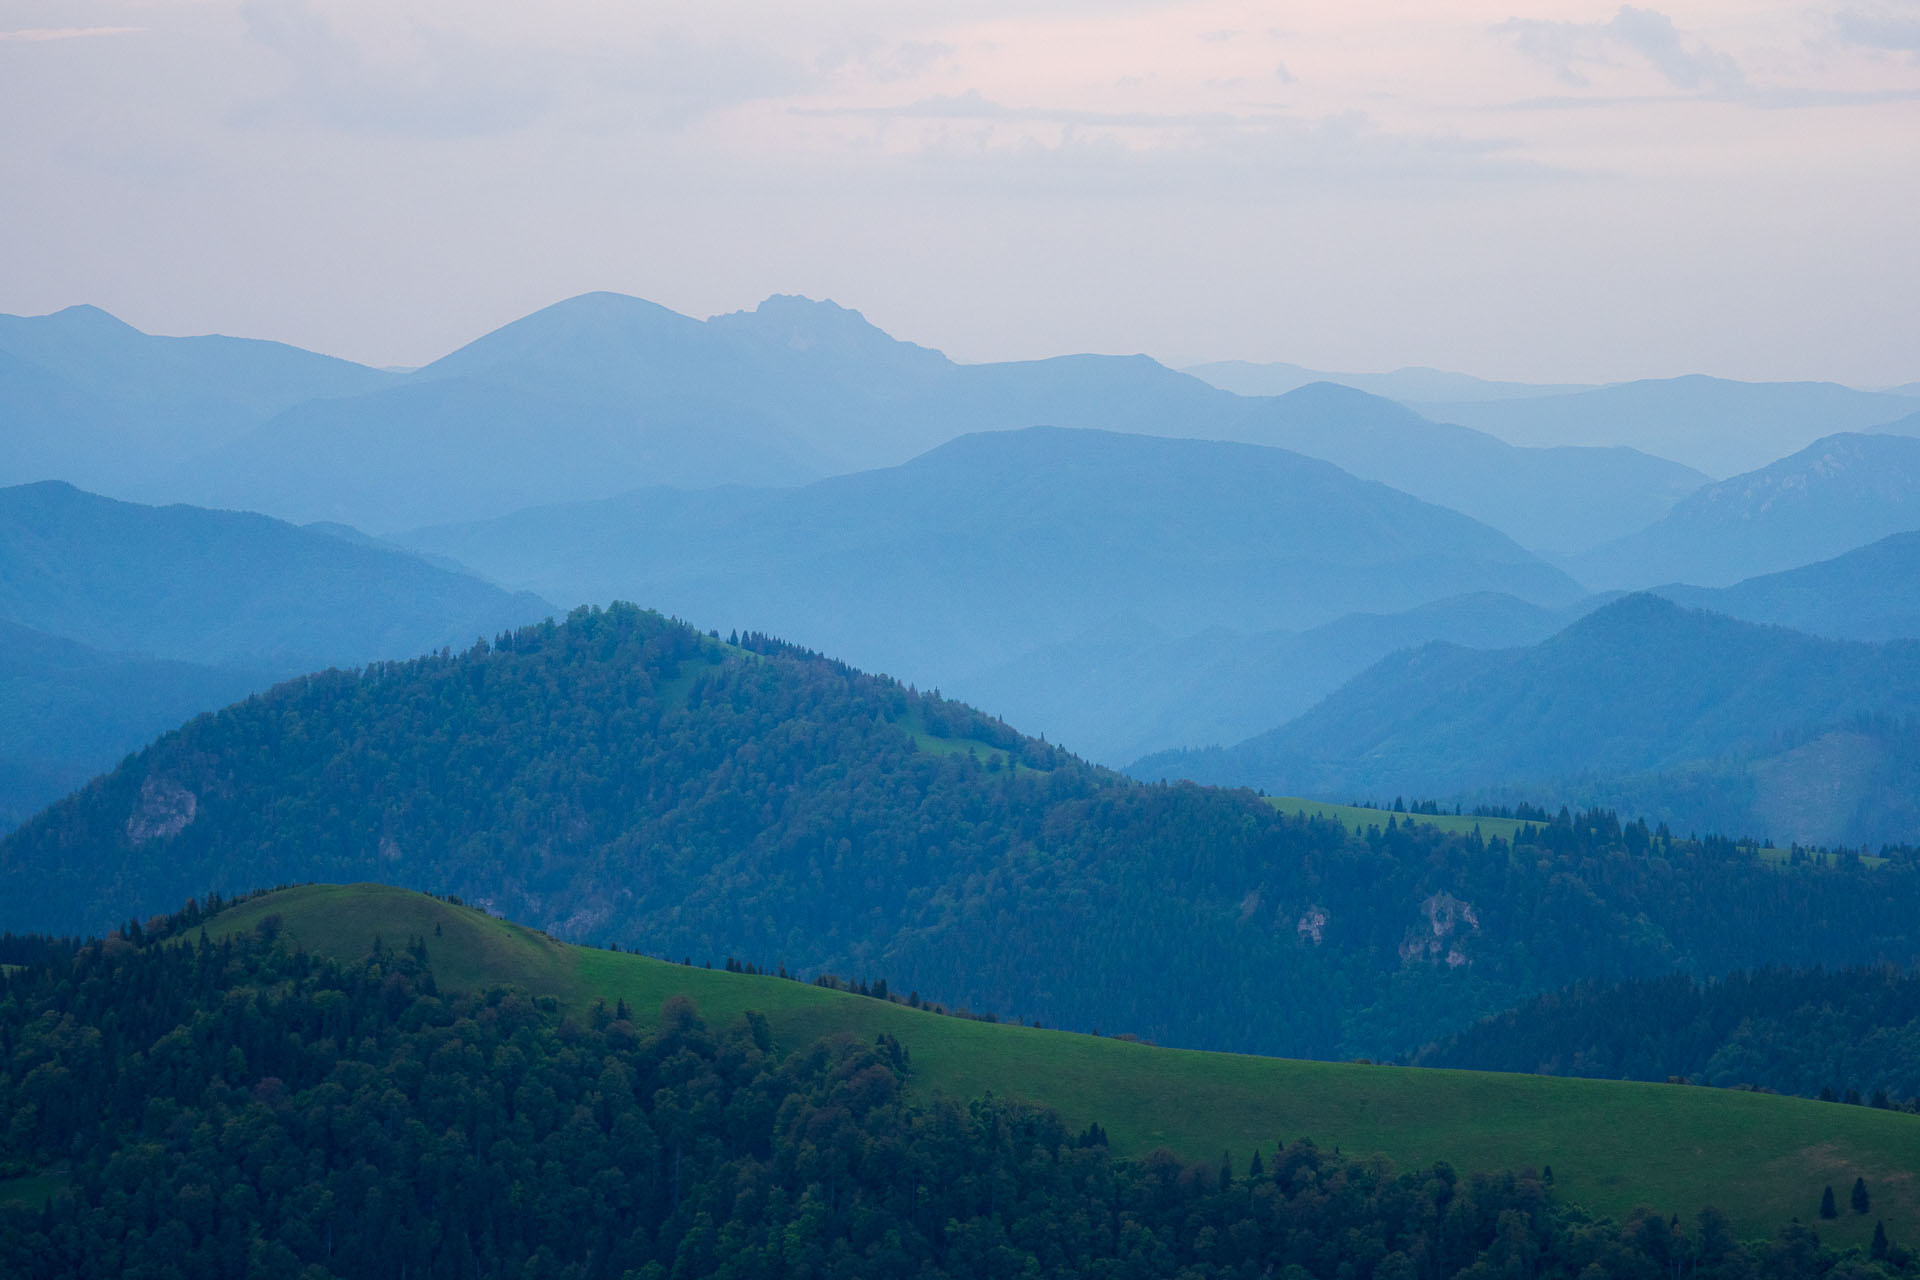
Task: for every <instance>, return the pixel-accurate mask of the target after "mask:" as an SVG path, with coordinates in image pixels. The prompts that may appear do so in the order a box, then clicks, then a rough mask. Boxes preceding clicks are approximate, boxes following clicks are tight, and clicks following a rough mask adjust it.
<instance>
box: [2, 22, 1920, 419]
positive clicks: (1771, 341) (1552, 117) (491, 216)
mask: <svg viewBox="0 0 1920 1280" xmlns="http://www.w3.org/2000/svg"><path fill="white" fill-rule="evenodd" d="M1917 225H1920V0H1891V2H1889V0H1859V2H1858V3H1839V4H1813V5H1803V4H1792V3H1781V4H1758V3H1731V2H1726V0H1702V2H1699V3H1667V2H1665V0H1662V3H1661V7H1660V8H1658V9H1653V8H1638V7H1634V6H1622V5H1618V4H1604V3H1593V4H1581V3H1559V4H1550V5H1546V4H1535V5H1529V6H1526V7H1524V8H1521V7H1516V5H1515V4H1514V3H1511V2H1509V0H1497V2H1492V3H1485V2H1481V0H1463V2H1460V3H1447V2H1445V0H1405V2H1395V3H1331V2H1329V3H1317V4H1296V3H1263V4H1254V3H1239V2H1235V0H1197V2H1195V3H1149V2H1146V0H1142V2H1139V3H1091V2H1086V3H1076V2H1074V0H1056V2H1054V3H1048V2H1047V0H1023V2H1022V3H1017V4H1016V3H1002V2H1001V0H973V2H971V3H965V4H959V3H941V2H934V0H849V2H845V3H826V4H810V5H809V4H797V3H793V2H792V0H782V2H772V0H760V2H754V3H749V2H744V0H697V2H695V3H679V2H677V0H623V2H613V0H542V2H541V3H538V4H530V3H527V2H526V0H511V2H503V0H324V2H322V0H246V2H241V3H236V2H235V0H118V2H107V0H102V2H99V3H95V2H93V0H45V2H40V0H0V311H12V312H40V311H48V310H52V309H55V308H58V307H61V306H65V305H68V304H70V303H74V302H81V301H90V302H95V303H98V304H99V305H102V306H105V307H107V308H108V309H109V310H112V311H114V312H115V313H117V314H119V315H121V316H123V317H124V318H126V319H128V320H130V321H132V322H133V323H135V324H138V325H140V326H141V327H142V328H146V329H149V330H153V331H156V332H166V333H192V332H206V331H220V332H229V333H240V334H246V335H250V336H261V337H273V338H279V339H283V340H285V341H289V342H295V343H299V344H301V345H303V346H309V347H314V348H318V349H320V350H325V351H331V352H335V353H337V354H340V355H345V356H349V357H352V358H354V359H359V360H365V361H368V362H371V363H376V364H412V363H418V362H421V361H424V360H426V359H429V358H431V357H433V356H435V355H438V354H440V353H442V352H444V351H445V350H447V349H450V348H451V347H453V346H455V345H458V344H459V343H461V342H463V341H466V340H468V339H470V338H472V337H474V336H477V335H478V334H479V333H481V332H483V331H485V330H487V329H489V328H492V327H494V326H495V325H498V324H500V323H502V322H504V321H506V320H509V319H511V318H513V317H515V316H517V315H519V314H522V313H524V312H526V311H529V310H532V309H534V308H536V307H539V306H542V305H545V304H546V303H549V302H552V301H555V300H556V299H558V298H561V297H564V296H567V295H569V294H573V293H578V292H582V291H585V290H589V289H617V290H620V291H623V292H627V293H634V294H639V295H642V296H644V297H648V298H652V299H654V300H656V301H659V302H662V303H664V304H666V305H668V306H671V307H673V308H675V309H677V310H680V311H685V312H688V313H690V314H694V315H707V314H711V313H713V312H716V311H728V310H734V309H737V308H740V307H745V306H751V305H753V304H754V303H755V302H757V301H758V300H759V299H760V298H761V297H763V296H764V295H766V294H768V293H773V292H791V293H805V294H808V295H811V296H814V297H831V298H833V299H835V300H837V301H839V302H841V303H842V304H844V305H847V306H852V307H857V308H860V309H861V310H863V311H864V312H865V313H866V314H867V316H868V317H869V318H870V319H872V320H873V321H874V322H875V323H877V324H879V325H881V326H882V327H883V328H886V329H887V330H889V331H890V332H892V333H894V334H896V335H898V336H901V337H905V338H910V339H913V340H915V341H919V342H923V343H926V344H928V345H932V346H937V347H940V348H942V349H944V350H946V351H947V352H948V353H950V354H952V355H953V356H955V357H956V358H960V359H973V360H977V359H998V358H1007V357H1026V356H1039V355H1051V354H1057V353H1060V352H1064V351H1070V350H1101V351H1146V352H1149V353H1151V354H1153V355H1156V356H1158V357H1160V358H1162V359H1164V360H1167V361H1169V362H1172V363H1187V362H1192V361H1196V360H1203V359H1214V358H1243V359H1272V360H1291V361H1295V362H1298V363H1303V364H1309V365H1314V366H1318V367H1323V368H1337V369H1380V368H1389V367H1393V366H1397V365H1402V364H1430V365H1436V366H1441V367H1449V368H1460V369H1465V370H1468V371H1470V372H1476V373H1481V374H1485V375H1488V376H1502V377H1519V378H1531V379H1564V380H1583V381H1584V380H1600V379H1615V378H1626V377H1637V376H1661V375H1669V374H1675V373H1681V372H1689V371H1696V370H1698V371H1706V372H1713V373H1720V374H1724V375H1727V376H1733V377H1745V378H1800V377H1821V378H1834V379H1839V380H1843V381H1850V382H1855V383H1859V384H1867V385H1873V384H1886V383H1893V382H1905V381H1908V380H1911V379H1916V378H1920V235H1916V231H1915V228H1916V226H1917Z"/></svg>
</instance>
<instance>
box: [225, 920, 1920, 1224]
mask: <svg viewBox="0 0 1920 1280" xmlns="http://www.w3.org/2000/svg"><path fill="white" fill-rule="evenodd" d="M269 914H277V915H279V916H280V917H281V920H282V923H283V927H284V928H285V930H286V933H287V935H288V936H289V937H290V938H292V939H293V940H295V941H296V942H298V943H300V944H302V945H305V946H308V947H311V948H313V949H315V950H318V951H322V952H326V953H330V954H338V955H342V956H357V955H361V954H364V953H365V952H366V950H367V949H368V948H369V947H370V946H371V945H372V940H373V938H374V937H375V936H380V937H383V938H384V939H385V940H387V941H388V942H389V943H391V944H394V945H399V944H401V943H403V942H404V941H405V939H406V937H407V936H409V935H411V936H419V937H424V938H425V939H426V942H427V947H428V952H429V955H430V956H431V957H432V960H433V965H434V972H435V974H436V976H437V977H438V979H439V980H440V982H441V983H442V984H443V985H444V986H447V987H450V988H465V987H471V986H475V985H488V984H494V983H515V984H519V985H523V986H525V987H527V988H528V989H530V990H532V991H535V992H538V993H551V994H553V995H555V996H558V997H559V998H560V999H562V1000H563V1001H565V1002H567V1003H569V1004H571V1005H573V1006H575V1007H579V1006H581V1005H582V1004H584V1003H587V1002H590V1001H591V1000H592V999H594V998H595V997H604V998H606V999H607V1000H608V1001H609V1002H612V1001H614V1000H615V999H625V1000H626V1001H627V1002H628V1004H629V1005H631V1006H632V1007H633V1008H634V1009H635V1010H636V1011H637V1012H638V1013H639V1014H640V1015H641V1016H643V1017H644V1016H647V1015H649V1014H650V1013H651V1011H653V1010H654V1009H657V1008H658V1007H659V1004H660V1002H661V1001H663V1000H665V999H666V998H667V997H669V996H672V995H677V994H685V995H688V996H690V997H692V999H693V1000H694V1001H695V1002H696V1003H697V1004H698V1005H699V1007H700V1009H701V1011H702V1013H703V1015H704V1016H705V1017H706V1018H707V1019H708V1021H709V1022H712V1023H715V1024H723V1023H725V1022H728V1021H730V1020H732V1019H733V1018H735V1017H737V1016H738V1015H739V1014H740V1013H741V1012H743V1011H745V1010H747V1009H758V1010H760V1011H762V1012H764V1013H766V1014H767V1016H768V1018H769V1019H770V1021H771V1022H772V1025H773V1028H774V1031H775V1034H776V1036H777V1037H778V1038H779V1039H780V1040H781V1041H782V1042H784V1043H788V1044H791V1043H795V1042H798V1041H802V1040H805V1039H808V1038H811V1037H813V1036H816V1035H821V1034H825V1033H829V1032H833V1031H849V1032H852V1033H854V1034H856V1035H859V1036H861V1037H863V1038H866V1037H871V1036H874V1035H877V1034H879V1033H880V1032H882V1031H888V1032H892V1033H893V1034H894V1035H895V1036H897V1037H898V1038H899V1039H900V1041H901V1043H902V1044H904V1045H906V1046H907V1048H908V1050H909V1051H910V1052H911V1053H912V1055H913V1068H914V1082H915V1087H916V1088H920V1089H926V1090H930V1091H939V1092H944V1093H947V1094H949V1095H953V1096H960V1097H966V1096H974V1095H978V1094H981V1093H984V1092H987V1091H989V1090H991V1091H994V1092H996V1093H999V1094H1002V1095H1011V1096H1016V1097H1023V1098H1028V1099H1031V1100H1033V1101H1036V1102H1040V1103H1044V1104H1046V1105H1049V1106H1052V1107H1056V1108H1058V1109H1059V1110H1060V1111H1061V1112H1062V1114H1063V1115H1065V1117H1066V1118H1067V1119H1068V1121H1069V1122H1071V1123H1073V1124H1074V1125H1075V1126H1076V1127H1077V1126H1080V1125H1084V1124H1085V1123H1086V1122H1087V1121H1089V1120H1095V1119H1097V1120H1099V1121H1100V1123H1101V1124H1102V1125H1104V1126H1105V1127H1106V1128H1107V1130H1108V1132H1109V1134H1110V1135H1111V1139H1112V1141H1113V1144H1114V1146H1115V1148H1116V1149H1117V1150H1119V1151H1121V1152H1124V1153H1128V1154H1139V1153H1142V1152H1144V1151H1147V1150H1149V1149H1151V1148H1152V1147H1155V1146H1159V1145H1165V1146H1168V1147H1171V1148H1173V1149H1174V1150H1176V1151H1178V1152H1180V1153H1181V1154H1183V1155H1186V1156H1188V1157H1191V1158H1202V1159H1217V1158H1218V1157H1219V1153H1220V1152H1221V1151H1223V1150H1230V1151H1232V1152H1233V1153H1234V1159H1235V1163H1236V1164H1237V1165H1239V1166H1240V1167H1242V1168H1244V1166H1245V1163H1246V1160H1247V1158H1248V1156H1249V1155H1250V1154H1251V1152H1252V1149H1253V1148H1254V1146H1255V1145H1259V1146H1261V1147H1263V1148H1266V1149H1268V1150H1271V1147H1272V1145H1273V1143H1274V1141H1275V1140H1276V1139H1280V1138H1285V1139H1295V1138H1299V1137H1311V1138H1313V1139H1314V1140H1315V1141H1316V1142H1318V1143H1320V1144H1321V1145H1322V1146H1323V1147H1332V1146H1336V1145H1337V1146H1339V1147H1341V1148H1342V1149H1343V1150H1345V1151H1347V1152H1349V1153H1366V1154H1371V1153H1374V1152H1380V1153H1384V1154H1386V1155H1387V1156H1389V1157H1391V1158H1392V1159H1393V1160H1394V1161H1395V1162H1396V1163H1398V1164H1401V1165H1403V1166H1407V1165H1414V1164H1419V1163H1423V1162H1429V1161H1433V1160H1442V1159H1444V1160H1448V1161H1450V1162H1452V1163H1453V1164H1454V1165H1455V1166H1456V1167H1458V1168H1461V1169H1463V1170H1470V1169H1497V1168H1520V1167H1526V1166H1534V1167H1538V1166H1541V1165H1549V1164H1550V1165H1552V1166H1553V1170H1554V1174H1555V1177H1556V1180H1557V1186H1558V1188H1559V1190H1560V1192H1561V1194H1562V1195H1563V1196H1566V1197H1567V1198H1570V1199H1573V1200H1576V1201H1579V1202H1581V1203H1583V1204H1586V1205H1587V1206H1588V1207H1589V1208H1591V1209H1593V1210H1595V1211H1596V1212H1600V1213H1606V1214H1610V1215H1614V1216H1620V1215H1624V1214H1625V1213H1626V1212H1627V1211H1628V1210H1629V1209H1631V1208H1632V1207H1633V1206H1634V1205H1636V1204H1642V1203H1646V1204H1652V1205H1654V1206H1656V1207H1658V1208H1659V1209H1661V1210H1662V1211H1663V1212H1678V1213H1680V1214H1681V1215H1682V1216H1683V1218H1685V1217H1687V1216H1690V1215H1691V1214H1692V1213H1693V1212H1694V1211H1696V1210H1697V1209H1698V1208H1699V1207H1700V1206H1701V1205H1702V1204H1707V1203H1711V1204H1714V1205H1717V1206H1718V1207H1719V1208H1720V1209H1722V1210H1723V1211H1724V1212H1726V1213H1727V1214H1728V1215H1729V1216H1730V1217H1731V1218H1732V1219H1733V1220H1734V1223H1735V1225H1736V1227H1737V1228H1738V1229H1739V1230H1740V1231H1741V1232H1742V1233H1743V1234H1749V1235H1758V1234H1765V1233H1770V1232H1771V1231H1772V1230H1773V1229H1774V1228H1775V1227H1777V1226H1778V1225H1780V1224H1781V1223H1783V1222H1784V1221H1786V1220H1787V1219H1788V1218H1791V1217H1798V1218H1800V1219H1801V1220H1802V1221H1807V1222H1813V1221H1816V1214H1817V1210H1818V1206H1819V1200H1820V1190H1821V1188H1822V1187H1823V1186H1825V1185H1827V1184H1831V1185H1832V1186H1833V1188H1834V1193H1835V1195H1836V1196H1837V1197H1838V1199H1839V1201H1840V1203H1841V1204H1842V1205H1844V1204H1845V1203H1846V1193H1847V1190H1848V1188H1850V1187H1851V1186H1852V1185H1853V1179H1854V1178H1855V1176H1863V1177H1865V1179H1866V1181H1867V1185H1868V1187H1869V1189H1870V1190H1871V1191H1872V1193H1873V1197H1874V1210H1873V1213H1872V1214H1871V1215H1868V1216H1866V1217H1864V1218H1862V1217H1856V1216H1854V1215H1852V1214H1843V1215H1842V1217H1841V1218H1840V1219H1839V1220H1838V1221H1837V1222H1833V1223H1819V1224H1818V1225H1819V1226H1820V1228H1821V1233H1822V1235H1823V1237H1825V1238H1826V1239H1828V1240H1829V1241H1830V1242H1832V1243H1836V1244H1842V1245H1844V1244H1864V1243H1865V1242H1866V1240H1867V1237H1868V1236H1869V1235H1870V1234H1871V1233H1872V1230H1873V1222H1874V1220H1875V1219H1878V1218H1881V1217H1884V1218H1885V1219H1886V1222H1887V1229H1888V1230H1889V1231H1890V1232H1891V1233H1892V1234H1893V1235H1894V1237H1895V1238H1896V1239H1906V1240H1912V1239H1915V1238H1920V1185H1916V1176H1917V1175H1920V1116H1910V1115H1903V1114H1897V1113H1892V1112H1883V1111H1874V1110H1871V1109H1868V1108H1864V1107H1848V1106H1842V1105H1838V1104H1834V1103H1819V1102H1810V1101H1806V1100H1803V1099H1797V1098H1781V1097H1773V1096H1770V1095H1763V1094H1749V1093H1735V1092H1731V1091H1725V1090H1715V1089H1704V1088H1691V1087H1681V1086H1671V1085H1649V1084H1634V1083H1626V1082H1616V1081H1599V1080H1576V1079H1562V1078H1554V1077H1547V1076H1527V1075H1503V1074H1497V1073H1488V1072H1467V1071H1436V1070H1420V1069H1412V1068H1401V1067H1381V1066H1367V1065H1362V1064H1348V1063H1324V1062H1296V1061H1289V1060H1285V1059H1278V1058H1255V1057H1246V1056H1239V1055H1233V1054H1219V1053H1200V1052H1194V1051H1189V1050H1176V1049H1163V1048H1155V1047H1152V1046H1149V1045H1143V1044H1133V1043H1129V1042H1126V1041H1121V1040H1115V1039H1111V1038H1100V1037H1094V1036H1087V1035H1076V1034H1072V1033H1068V1032H1061V1031H1043V1030H1039V1029H1037V1028H1029V1027H1017V1026H1011V1025H1005V1024H990V1023H980V1022H970V1021H964V1020H961V1019H958V1018H950V1017H943V1016H940V1015H937V1014H932V1013H926V1012H922V1011H919V1010H914V1009H909V1008H905V1007H903V1006H900V1005H895V1004H889V1003H886V1002H883V1001H878V1000H872V999H867V998H864V997H860V996H852V995H847V994H844V993H841V992H835V991H828V990H825V989H823V988H819V987H814V986H810V985H806V984H803V983H798V982H792V981H787V980H783V979H779V978H769V977H753V976H748V975H743V974H731V973H726V972H724V971H714V970H708V969H703V968H688V967H685V966H681V965H676V964H668V963H665V962H662V961H658V960H652V959H648V958H646V957H643V956H636V955H629V954H623V953H617V952H608V951H595V950H590V949H586V948H579V947H571V946H566V945H563V944H561V943H557V942H554V941H553V940H552V939H550V938H548V937H546V936H545V935H544V934H541V933H538V932H536V931H533V930H530V929H526V928H523V927H521V926H518V925H513V924H508V923H506V922H504V921H500V920H495V919H492V918H490V917H488V916H486V915H484V914H482V913H480V912H476V911H472V910H469V909H465V908H460V907H454V906H450V905H448V904H446V903H443V902H440V901H437V900H435V899H432V898H427V897H424V896H422V895H419V894H414V893H409V892H406V891H403V890H398V889H389V888H385V887H383V886H374V885H352V886H332V885H316V886H310V887H306V888H298V889H289V890H284V891H282V892H280V893H276V894H272V895H268V896H266V897H262V898H258V899H254V900H252V901H250V902H246V903H243V904H241V905H240V906H239V907H236V908H234V909H233V910H232V911H230V912H229V913H227V914H226V915H224V916H222V917H221V919H220V922H219V925H218V927H217V929H216V931H217V932H222V933H224V932H237V931H240V930H244V929H249V928H252V927H253V926H254V925H255V924H257V923H258V922H259V920H260V919H261V918H262V917H264V916H267V915H269ZM436 926H438V927H439V928H440V930H441V932H440V934H438V935H435V933H434V929H435V927H436Z"/></svg>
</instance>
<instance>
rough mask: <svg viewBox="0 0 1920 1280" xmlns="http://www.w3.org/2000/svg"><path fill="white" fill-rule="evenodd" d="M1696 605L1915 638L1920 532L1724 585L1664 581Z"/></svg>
mask: <svg viewBox="0 0 1920 1280" xmlns="http://www.w3.org/2000/svg"><path fill="white" fill-rule="evenodd" d="M1656 591H1657V594H1659V595H1663V596H1665V597H1667V598H1668V599H1669V600H1673V601H1676V602H1678V603H1680V604H1684V605H1689V606H1692V607H1693V608H1696V609H1710V610H1712V611H1713V612H1715V613H1724V614H1728V615H1730V616H1732V617H1735V618H1744V619H1745V620H1747V621H1748V622H1770V623H1772V624H1774V625H1775V626H1781V627H1791V628H1792V629H1793V630H1795V631H1805V632H1807V633H1808V634H1810V635H1816V636H1827V637H1829V638H1830V639H1834V640H1898V639H1903V638H1904V639H1916V638H1920V530H1917V531H1914V532H1911V533H1896V534H1894V535H1893V536H1891V537H1887V538H1882V539H1881V540H1880V541H1878V542H1874V543H1870V544H1868V545H1867V546H1864V547H1859V548H1857V549H1855V550H1853V551H1849V552H1847V553H1846V554H1845V555H1841V556H1835V557H1834V558H1833V559H1831V560H1823V561H1820V562H1818V563H1815V564H1808V565H1802V566H1801V567H1799V568H1797V569H1787V570H1784V571H1782V572H1780V573H1770V574H1763V575H1761V576H1759V577H1753V578H1748V579H1746V580H1745V581H1744V582H1737V583H1735V584H1733V585H1732V586H1730V587H1719V588H1711V587H1693V586H1680V585H1676V586H1667V587H1659V588H1657V589H1656Z"/></svg>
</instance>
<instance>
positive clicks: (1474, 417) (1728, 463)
mask: <svg viewBox="0 0 1920 1280" xmlns="http://www.w3.org/2000/svg"><path fill="white" fill-rule="evenodd" d="M1413 407H1414V408H1415V409H1417V410H1419V411H1420V412H1421V413H1423V414H1426V415H1428V416H1431V417H1434V418H1439V419H1442V420H1444V421H1448V422H1458V423H1461V424H1463V425H1465V426H1469V427H1477V428H1478V429H1480V430H1482V431H1486V432H1490V433H1491V434H1493V435H1495V436H1498V437H1499V438H1500V439H1502V440H1505V441H1508V442H1510V443H1512V444H1518V445H1533V446H1543V445H1625V446H1628V447H1630V448H1634V449H1643V450H1646V451H1647V452H1649V453H1654V454H1658V455H1659V456H1661V457H1665V458H1672V459H1674V460H1675V461H1676V462H1682V463H1685V464H1686V465H1688V466H1690V467H1694V468H1697V469H1698V470H1700V471H1703V472H1705V473H1706V474H1708V475H1710V476H1716V477H1718V476H1729V475H1735V474H1738V473H1740V472H1746V471H1752V470H1754V469H1756V468H1759V467H1763V466H1765V465H1766V464H1768V463H1770V462H1772V461H1774V460H1775V459H1777V458H1781V457H1784V456H1786V455H1787V454H1790V453H1796V452H1798V451H1800V450H1802V449H1804V448H1806V447H1807V446H1808V445H1809V444H1811V443H1812V442H1813V441H1815V440H1818V439H1820V438H1822V437H1824V436H1829V435H1832V434H1834V433H1835V432H1851V431H1904V432H1905V433H1906V434H1913V433H1915V432H1916V431H1920V422H1916V421H1914V420H1912V417H1911V415H1912V414H1913V411H1914V404H1913V400H1912V398H1910V397H1908V396H1903V395H1899V394H1896V393H1891V392H1880V391H1856V390H1854V389H1853V388H1852V387H1843V386H1840V385H1839V384H1837V383H1832V382H1732V381H1728V380H1727V379H1724V378H1710V377H1706V376H1704V375H1700V374H1693V375H1689V376H1687V377H1682V378H1658V379H1647V380H1643V381H1639V382H1622V383H1616V384H1614V385H1611V386H1605V387H1595V388H1593V389H1592V390H1587V391H1573V392H1565V393H1561V394H1558V395H1552V396H1532V397H1527V398H1510V399H1503V400H1491V399H1487V400H1482V399H1461V400H1449V401H1446V402H1442V403H1436V402H1431V401H1418V402H1414V404H1413ZM1901 419H1907V421H1906V423H1905V425H1904V426H1902V427H1895V426H1891V425H1889V424H1891V423H1895V422H1898V421H1900V420H1901Z"/></svg>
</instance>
